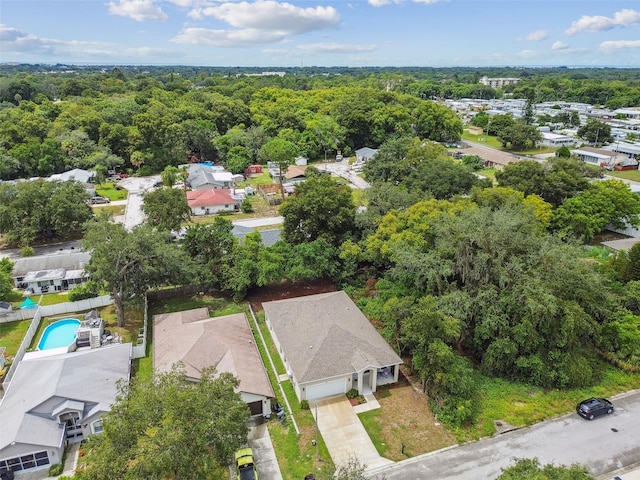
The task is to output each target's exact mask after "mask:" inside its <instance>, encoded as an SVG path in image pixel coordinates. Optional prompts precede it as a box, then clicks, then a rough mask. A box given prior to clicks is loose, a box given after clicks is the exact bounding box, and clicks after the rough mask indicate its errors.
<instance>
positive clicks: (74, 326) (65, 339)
mask: <svg viewBox="0 0 640 480" xmlns="http://www.w3.org/2000/svg"><path fill="white" fill-rule="evenodd" d="M79 326H80V320H76V319H75V318H65V319H63V320H59V321H57V322H54V323H52V324H51V325H49V326H48V327H47V328H45V329H44V332H43V333H42V337H41V338H40V342H39V343H38V350H49V349H51V348H60V347H68V346H69V345H71V344H72V343H74V342H75V341H76V331H77V330H78V327H79Z"/></svg>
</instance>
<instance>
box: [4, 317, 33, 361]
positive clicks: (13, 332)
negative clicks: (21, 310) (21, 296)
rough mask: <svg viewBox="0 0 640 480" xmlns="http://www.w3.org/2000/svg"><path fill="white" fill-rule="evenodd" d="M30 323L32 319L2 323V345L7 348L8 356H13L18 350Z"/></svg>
mask: <svg viewBox="0 0 640 480" xmlns="http://www.w3.org/2000/svg"><path fill="white" fill-rule="evenodd" d="M30 323H31V319H28V320H17V321H15V322H7V323H0V339H2V340H1V341H0V347H5V348H6V351H5V354H6V355H7V356H9V357H13V356H14V355H15V354H16V353H17V352H18V348H20V344H21V343H22V339H23V338H24V336H25V335H26V333H27V330H29V324H30Z"/></svg>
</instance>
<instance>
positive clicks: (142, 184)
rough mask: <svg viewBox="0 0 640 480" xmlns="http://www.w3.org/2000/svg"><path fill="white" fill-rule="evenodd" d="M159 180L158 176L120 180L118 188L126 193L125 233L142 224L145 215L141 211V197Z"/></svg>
mask: <svg viewBox="0 0 640 480" xmlns="http://www.w3.org/2000/svg"><path fill="white" fill-rule="evenodd" d="M159 180H160V175H152V176H150V177H127V178H125V179H123V180H120V183H119V184H120V186H121V187H122V188H125V189H126V190H127V191H128V192H129V195H128V198H127V209H126V211H125V214H124V228H125V229H126V230H127V231H131V230H133V227H136V226H138V225H140V224H142V223H143V222H144V219H145V215H144V212H143V211H142V203H143V202H142V197H143V195H144V194H145V193H146V192H148V191H149V190H151V189H153V184H154V183H156V182H157V181H159Z"/></svg>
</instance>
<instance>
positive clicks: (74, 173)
mask: <svg viewBox="0 0 640 480" xmlns="http://www.w3.org/2000/svg"><path fill="white" fill-rule="evenodd" d="M95 176H96V172H94V171H93V170H83V169H82V168H74V169H73V170H68V171H66V172H63V173H55V174H53V175H51V176H50V177H48V178H47V179H46V180H47V181H50V182H55V181H59V182H68V181H70V180H72V181H75V182H79V183H81V184H82V185H83V186H84V189H85V190H86V192H87V194H88V195H89V196H91V197H93V196H95V194H96V186H95V184H94V183H92V182H93V179H94V178H95Z"/></svg>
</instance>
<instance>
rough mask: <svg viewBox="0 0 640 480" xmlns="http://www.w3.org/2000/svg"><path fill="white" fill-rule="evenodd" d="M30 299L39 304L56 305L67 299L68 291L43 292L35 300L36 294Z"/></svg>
mask: <svg viewBox="0 0 640 480" xmlns="http://www.w3.org/2000/svg"><path fill="white" fill-rule="evenodd" d="M33 297H34V298H32V300H33V301H34V302H37V303H39V304H40V305H56V304H58V303H65V302H68V301H69V292H53V293H45V294H43V295H42V296H41V297H40V300H37V297H38V296H37V295H34V296H33Z"/></svg>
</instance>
